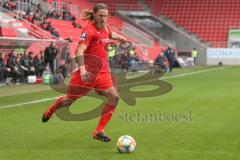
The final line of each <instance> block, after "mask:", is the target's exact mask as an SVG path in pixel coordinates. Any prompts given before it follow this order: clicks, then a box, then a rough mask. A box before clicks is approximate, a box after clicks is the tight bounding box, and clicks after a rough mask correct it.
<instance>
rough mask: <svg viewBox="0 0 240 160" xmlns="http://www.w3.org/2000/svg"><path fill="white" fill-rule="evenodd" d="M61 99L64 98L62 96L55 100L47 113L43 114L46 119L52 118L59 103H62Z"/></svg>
mask: <svg viewBox="0 0 240 160" xmlns="http://www.w3.org/2000/svg"><path fill="white" fill-rule="evenodd" d="M63 98H64V96H62V97H59V98H58V99H57V101H56V102H55V103H54V104H52V105H51V106H50V107H49V108H48V110H47V112H46V113H45V114H46V115H47V116H48V117H51V116H52V114H53V113H54V112H55V110H56V108H57V106H58V105H59V104H60V103H62V100H63Z"/></svg>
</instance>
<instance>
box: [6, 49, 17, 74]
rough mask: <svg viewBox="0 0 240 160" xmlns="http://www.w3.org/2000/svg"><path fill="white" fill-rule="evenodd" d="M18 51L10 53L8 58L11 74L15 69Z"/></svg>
mask: <svg viewBox="0 0 240 160" xmlns="http://www.w3.org/2000/svg"><path fill="white" fill-rule="evenodd" d="M16 58H17V52H16V51H13V52H11V53H10V55H9V57H8V60H7V67H8V68H10V69H11V74H12V72H13V70H14V66H15V64H16Z"/></svg>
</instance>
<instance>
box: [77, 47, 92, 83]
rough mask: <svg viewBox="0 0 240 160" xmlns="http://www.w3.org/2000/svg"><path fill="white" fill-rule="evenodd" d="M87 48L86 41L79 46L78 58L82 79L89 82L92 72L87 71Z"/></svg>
mask: <svg viewBox="0 0 240 160" xmlns="http://www.w3.org/2000/svg"><path fill="white" fill-rule="evenodd" d="M86 49H87V45H86V44H84V43H80V44H79V45H78V48H77V52H76V59H77V63H78V66H79V69H80V76H81V78H82V80H83V81H85V82H89V81H90V79H91V74H90V73H89V72H87V70H86V68H85V65H84V52H85V50H86Z"/></svg>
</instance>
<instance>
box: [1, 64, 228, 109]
mask: <svg viewBox="0 0 240 160" xmlns="http://www.w3.org/2000/svg"><path fill="white" fill-rule="evenodd" d="M225 68H228V66H225V67H221V68H219V67H217V68H211V69H205V70H201V71H195V72H189V73H183V74H177V75H172V76H169V77H163V78H160V79H161V80H165V79H172V78H178V77H185V76H189V75H195V74H199V73H205V72H210V71H215V70H221V69H225ZM150 81H152V80H150ZM57 98H58V97H52V98H45V99H41V100H35V101H30V102H25V103H18V104H13V105H7V106H1V107H0V109H3V108H13V107H19V106H23V105H28V104H35V103H40V102H46V101H50V100H55V99H57Z"/></svg>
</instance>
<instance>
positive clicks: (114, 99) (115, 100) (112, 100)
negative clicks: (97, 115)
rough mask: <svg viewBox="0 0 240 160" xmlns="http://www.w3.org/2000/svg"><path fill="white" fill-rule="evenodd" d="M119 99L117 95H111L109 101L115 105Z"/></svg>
mask: <svg viewBox="0 0 240 160" xmlns="http://www.w3.org/2000/svg"><path fill="white" fill-rule="evenodd" d="M118 101H119V95H112V96H111V97H110V99H109V103H110V104H112V105H113V106H117V104H118Z"/></svg>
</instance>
